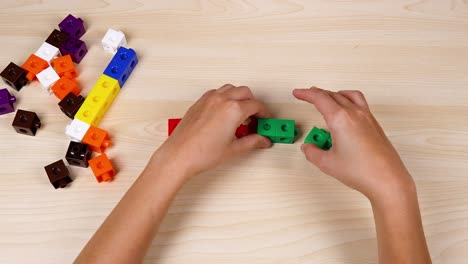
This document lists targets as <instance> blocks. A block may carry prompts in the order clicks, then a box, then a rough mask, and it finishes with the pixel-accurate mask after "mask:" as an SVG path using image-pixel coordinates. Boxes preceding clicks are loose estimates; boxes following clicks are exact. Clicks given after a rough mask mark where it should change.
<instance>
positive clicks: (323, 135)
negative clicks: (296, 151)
mask: <svg viewBox="0 0 468 264" xmlns="http://www.w3.org/2000/svg"><path fill="white" fill-rule="evenodd" d="M304 143H311V144H314V145H316V146H317V147H319V148H321V149H323V150H329V149H330V148H331V147H332V138H331V135H330V132H328V131H327V130H325V129H321V128H318V127H314V128H312V130H311V131H310V132H309V134H308V135H307V137H306V138H305V140H304Z"/></svg>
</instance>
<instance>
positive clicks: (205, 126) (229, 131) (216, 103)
mask: <svg viewBox="0 0 468 264" xmlns="http://www.w3.org/2000/svg"><path fill="white" fill-rule="evenodd" d="M252 115H256V116H258V117H268V116H269V113H268V111H267V109H266V108H265V106H264V105H263V104H262V103H260V102H259V101H257V100H256V99H255V98H254V96H253V94H252V92H251V91H250V89H249V88H248V87H245V86H240V87H235V86H233V85H230V84H226V85H224V86H222V87H221V88H219V89H216V90H210V91H208V92H206V93H205V94H204V95H203V96H202V97H201V98H200V99H199V100H198V101H197V102H196V103H195V104H194V105H192V106H191V107H190V109H189V110H188V111H187V113H186V114H185V116H184V117H183V119H182V121H181V123H180V124H179V125H178V126H177V128H176V129H175V130H174V132H173V134H172V135H171V136H170V137H169V139H168V140H167V141H166V142H165V143H164V144H163V145H162V146H161V148H160V149H159V150H158V151H157V152H156V155H155V157H160V158H162V159H164V160H165V161H164V163H166V162H171V163H172V164H176V166H177V169H178V170H183V172H184V175H185V176H186V178H188V177H190V176H192V175H194V174H197V173H200V172H202V171H206V170H208V169H210V168H213V167H215V166H216V165H218V164H219V163H221V162H222V161H224V160H226V159H228V158H231V157H235V156H238V155H242V154H243V153H246V152H249V151H251V150H254V149H258V148H268V147H270V146H271V142H270V141H269V140H268V139H267V138H265V137H262V136H260V135H257V134H252V135H248V136H246V137H243V138H240V139H236V138H235V136H234V134H235V131H236V129H237V127H238V126H239V125H240V124H242V123H243V122H244V121H245V120H247V119H248V118H249V117H250V116H252Z"/></svg>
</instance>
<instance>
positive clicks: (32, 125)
mask: <svg viewBox="0 0 468 264" xmlns="http://www.w3.org/2000/svg"><path fill="white" fill-rule="evenodd" d="M12 126H13V128H14V129H15V130H16V132H18V133H20V134H24V135H29V136H35V135H36V131H37V129H38V128H40V127H41V120H39V117H38V116H37V115H36V113H34V112H30V111H25V110H21V109H18V112H16V116H15V119H14V120H13V124H12Z"/></svg>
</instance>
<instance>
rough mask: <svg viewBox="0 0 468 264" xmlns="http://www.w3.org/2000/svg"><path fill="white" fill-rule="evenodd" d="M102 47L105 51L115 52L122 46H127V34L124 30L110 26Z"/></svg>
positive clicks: (102, 41)
mask: <svg viewBox="0 0 468 264" xmlns="http://www.w3.org/2000/svg"><path fill="white" fill-rule="evenodd" d="M101 43H102V47H103V48H104V50H105V51H107V52H109V53H111V54H115V53H117V50H118V49H119V48H120V47H125V46H127V40H126V39H125V34H124V33H123V32H122V31H118V30H114V29H111V28H109V29H108V30H107V32H106V35H104V38H102V40H101Z"/></svg>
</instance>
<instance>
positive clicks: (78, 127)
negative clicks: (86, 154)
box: [65, 118, 91, 142]
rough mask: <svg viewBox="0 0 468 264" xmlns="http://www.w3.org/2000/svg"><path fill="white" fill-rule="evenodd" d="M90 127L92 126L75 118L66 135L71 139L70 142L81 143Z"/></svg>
mask: <svg viewBox="0 0 468 264" xmlns="http://www.w3.org/2000/svg"><path fill="white" fill-rule="evenodd" d="M90 126H91V125H90V124H88V123H85V122H83V121H81V120H79V119H76V118H75V119H73V121H72V122H71V123H70V125H68V126H67V127H66V129H65V133H66V134H67V136H68V137H70V140H72V141H77V142H81V140H83V137H84V136H85V134H86V132H88V129H89V127H90Z"/></svg>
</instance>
